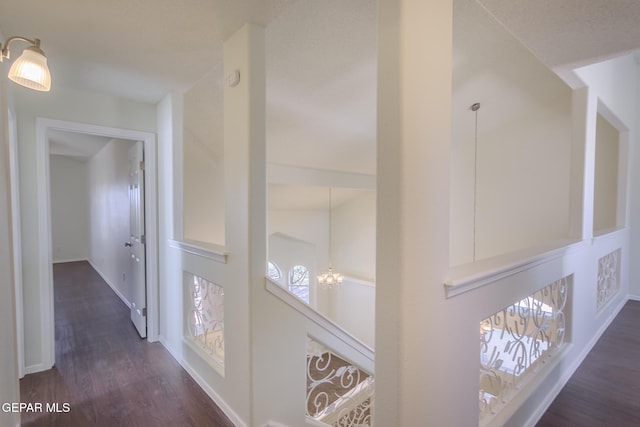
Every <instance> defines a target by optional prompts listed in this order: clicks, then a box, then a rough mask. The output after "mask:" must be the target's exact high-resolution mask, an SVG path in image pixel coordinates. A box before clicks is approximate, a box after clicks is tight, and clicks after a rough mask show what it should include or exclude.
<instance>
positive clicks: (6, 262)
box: [0, 34, 20, 427]
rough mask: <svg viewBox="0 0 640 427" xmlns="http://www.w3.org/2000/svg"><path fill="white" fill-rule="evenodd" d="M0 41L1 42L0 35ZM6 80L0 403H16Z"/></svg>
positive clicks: (0, 173) (0, 153)
mask: <svg viewBox="0 0 640 427" xmlns="http://www.w3.org/2000/svg"><path fill="white" fill-rule="evenodd" d="M0 38H2V36H1V34H0ZM7 92H8V90H7V79H6V78H5V77H4V76H2V77H0V111H1V113H0V165H2V167H1V168H0V236H2V238H0V342H2V343H3V346H2V351H0V402H2V403H4V402H8V403H11V402H19V401H20V385H19V383H18V354H17V340H16V329H15V327H16V307H15V295H14V283H13V280H14V276H13V265H12V262H13V256H12V249H11V240H12V236H11V210H10V209H11V201H10V199H9V189H10V182H9V179H10V178H9V168H8V167H7V166H8V164H9V140H8V138H7V136H8V134H9V133H8V117H7V114H8V111H9V108H13V107H12V104H11V101H10V100H9V95H8V93H7ZM19 423H20V415H19V414H17V413H11V412H4V411H0V425H3V426H11V427H14V426H17V425H19Z"/></svg>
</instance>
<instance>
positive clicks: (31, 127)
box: [15, 87, 156, 371]
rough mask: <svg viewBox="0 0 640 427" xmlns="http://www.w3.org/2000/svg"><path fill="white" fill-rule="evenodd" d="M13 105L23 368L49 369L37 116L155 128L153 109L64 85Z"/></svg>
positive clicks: (21, 94) (25, 94)
mask: <svg viewBox="0 0 640 427" xmlns="http://www.w3.org/2000/svg"><path fill="white" fill-rule="evenodd" d="M15 101H16V102H15V105H16V113H17V117H18V141H19V159H20V164H19V168H20V194H21V206H20V208H21V213H22V217H21V220H22V224H21V226H22V256H23V258H22V261H23V290H24V312H25V313H29V316H25V322H24V323H25V324H24V328H25V368H26V369H27V370H31V371H37V370H41V369H48V368H50V366H45V365H43V361H44V360H45V358H44V354H45V352H47V351H48V349H45V348H43V347H42V342H43V336H42V331H43V327H44V326H45V325H44V324H43V319H42V318H41V312H42V311H41V309H40V307H41V305H42V304H43V301H41V298H42V295H43V293H42V292H41V289H40V283H41V280H40V272H39V271H38V269H36V268H35V266H36V265H38V260H39V259H40V258H39V257H40V244H41V243H40V241H39V238H38V229H39V228H38V227H39V226H38V212H39V211H40V209H43V207H41V206H38V197H37V183H36V177H37V174H36V163H37V162H36V157H37V156H36V135H35V118H36V117H46V118H51V119H58V120H69V121H75V122H81V123H90V124H97V125H103V126H111V127H119V128H125V129H137V130H142V131H150V132H155V126H156V118H155V108H154V107H153V106H151V105H147V104H141V103H136V102H133V101H128V100H124V99H121V98H116V97H113V96H109V95H103V94H96V93H88V92H83V91H78V90H71V89H66V88H59V87H58V88H54V89H53V90H52V91H51V92H48V93H39V92H35V91H29V90H28V89H22V88H17V90H16V91H15Z"/></svg>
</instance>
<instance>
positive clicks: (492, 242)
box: [469, 90, 571, 261]
mask: <svg viewBox="0 0 640 427" xmlns="http://www.w3.org/2000/svg"><path fill="white" fill-rule="evenodd" d="M478 146H479V150H478V193H477V205H478V207H477V217H476V227H477V231H476V259H484V258H489V257H491V256H495V255H499V254H504V253H508V252H512V251H516V250H519V249H525V248H528V247H533V246H537V245H540V244H543V243H547V242H551V241H554V240H560V239H564V238H566V237H567V236H568V235H569V175H570V170H571V169H570V167H569V165H570V164H571V157H570V155H571V97H570V94H569V92H568V90H567V91H566V93H565V94H563V95H561V96H560V97H559V98H558V99H557V100H556V101H555V102H554V103H551V104H548V105H545V106H544V108H543V109H541V110H537V111H529V112H528V113H527V115H526V116H524V117H518V118H517V120H515V121H513V122H510V123H508V124H506V125H505V126H501V127H500V128H497V129H494V130H493V131H491V132H487V133H484V134H482V135H480V136H479V138H478ZM469 261H470V260H469Z"/></svg>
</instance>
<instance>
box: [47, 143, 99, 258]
mask: <svg viewBox="0 0 640 427" xmlns="http://www.w3.org/2000/svg"><path fill="white" fill-rule="evenodd" d="M49 172H50V174H51V246H52V250H53V262H69V261H79V260H87V259H89V216H88V212H89V209H88V207H89V201H88V195H89V191H88V187H87V178H88V176H87V164H86V163H85V162H84V161H79V160H75V159H72V158H69V157H66V156H58V155H51V156H50V158H49Z"/></svg>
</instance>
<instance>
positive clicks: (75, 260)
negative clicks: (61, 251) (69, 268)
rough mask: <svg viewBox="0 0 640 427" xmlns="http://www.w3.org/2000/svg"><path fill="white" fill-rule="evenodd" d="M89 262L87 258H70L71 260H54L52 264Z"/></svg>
mask: <svg viewBox="0 0 640 427" xmlns="http://www.w3.org/2000/svg"><path fill="white" fill-rule="evenodd" d="M80 261H89V260H88V259H87V258H71V259H54V260H53V263H54V264H64V263H65V262H80Z"/></svg>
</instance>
